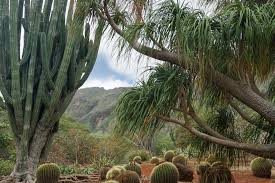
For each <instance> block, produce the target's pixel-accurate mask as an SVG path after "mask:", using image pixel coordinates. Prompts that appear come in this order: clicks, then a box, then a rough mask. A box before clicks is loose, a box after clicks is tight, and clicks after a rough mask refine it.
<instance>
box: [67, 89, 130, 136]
mask: <svg viewBox="0 0 275 183" xmlns="http://www.w3.org/2000/svg"><path fill="white" fill-rule="evenodd" d="M126 89H127V88H115V89H112V90H105V89H104V88H85V89H81V90H78V92H77V93H76V95H75V96H74V98H73V100H72V102H71V104H70V105H69V107H68V109H67V110H66V113H65V115H66V116H69V117H71V118H73V119H75V120H77V121H79V122H82V123H87V124H88V125H89V127H90V128H91V130H93V131H102V132H105V131H108V129H109V128H110V127H109V124H110V122H111V121H112V120H113V117H112V115H111V114H112V112H113V110H114V107H115V104H116V102H117V100H118V98H119V95H120V94H122V93H123V92H124V91H125V90H126Z"/></svg>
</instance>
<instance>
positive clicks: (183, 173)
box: [175, 163, 193, 182]
mask: <svg viewBox="0 0 275 183" xmlns="http://www.w3.org/2000/svg"><path fill="white" fill-rule="evenodd" d="M175 165H176V167H177V169H178V172H179V181H183V182H192V181H193V171H192V170H191V169H190V168H188V167H187V166H186V165H183V164H180V163H177V164H175Z"/></svg>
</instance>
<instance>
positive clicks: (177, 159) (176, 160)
mask: <svg viewBox="0 0 275 183" xmlns="http://www.w3.org/2000/svg"><path fill="white" fill-rule="evenodd" d="M172 163H174V164H175V165H176V164H178V163H179V164H182V165H186V164H187V158H186V157H185V156H183V155H177V156H175V157H173V159H172Z"/></svg>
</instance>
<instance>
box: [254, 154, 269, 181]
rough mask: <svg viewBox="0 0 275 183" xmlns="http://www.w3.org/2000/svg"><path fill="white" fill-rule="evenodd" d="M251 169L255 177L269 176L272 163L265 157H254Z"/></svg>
mask: <svg viewBox="0 0 275 183" xmlns="http://www.w3.org/2000/svg"><path fill="white" fill-rule="evenodd" d="M250 166H251V170H252V172H253V175H255V176H256V177H263V178H270V176H271V169H272V164H271V162H270V161H269V160H267V159H265V158H261V157H258V158H255V159H254V160H252V161H251V165H250Z"/></svg>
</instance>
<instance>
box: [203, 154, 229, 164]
mask: <svg viewBox="0 0 275 183" xmlns="http://www.w3.org/2000/svg"><path fill="white" fill-rule="evenodd" d="M205 161H206V162H208V163H210V165H212V164H213V163H215V162H222V164H224V165H225V164H226V160H224V159H222V158H219V157H216V156H215V155H209V156H208V157H207V158H206V159H205Z"/></svg>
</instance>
